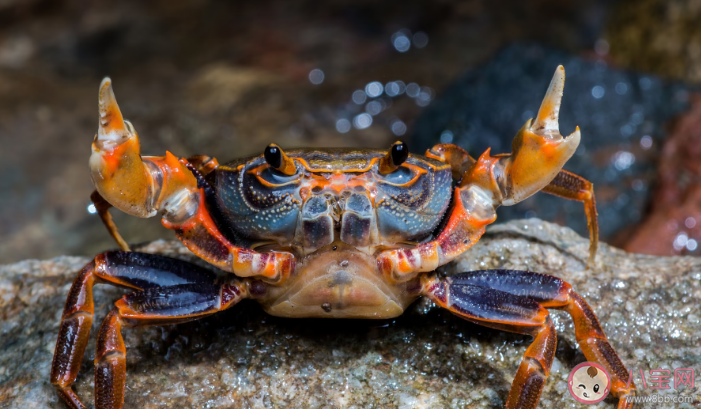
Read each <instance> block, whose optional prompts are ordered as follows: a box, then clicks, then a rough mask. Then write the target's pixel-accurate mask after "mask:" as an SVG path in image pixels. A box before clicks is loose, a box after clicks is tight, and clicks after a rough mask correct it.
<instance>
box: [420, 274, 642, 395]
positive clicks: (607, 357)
mask: <svg viewBox="0 0 701 409" xmlns="http://www.w3.org/2000/svg"><path fill="white" fill-rule="evenodd" d="M428 282H429V284H428V285H429V286H431V285H438V287H436V288H437V289H438V290H439V291H440V289H441V287H440V285H443V286H446V285H447V287H448V288H450V290H451V291H455V290H457V289H460V290H463V289H465V288H469V289H472V288H473V287H478V288H483V289H489V290H490V291H498V292H505V293H508V294H511V295H514V296H519V297H525V298H528V299H531V300H533V301H534V302H537V303H539V304H540V305H541V306H543V307H545V308H554V309H558V310H564V311H566V312H567V313H568V314H569V315H570V316H571V317H572V319H573V320H574V326H575V336H576V338H577V343H578V344H579V347H580V348H581V349H582V352H583V353H584V356H585V357H586V358H587V360H589V361H594V362H597V363H599V364H600V365H602V366H603V367H604V368H605V369H606V371H607V372H608V373H609V374H610V375H611V394H613V396H615V397H617V398H618V399H619V401H618V408H619V409H623V408H629V407H630V406H631V405H632V403H629V402H628V400H627V397H630V396H634V395H635V392H636V388H635V383H634V382H633V381H632V380H629V372H628V370H627V369H626V367H625V366H624V365H623V362H621V359H620V358H619V357H618V355H617V354H616V351H615V350H614V349H613V347H612V346H611V344H610V343H609V341H608V339H607V338H606V335H605V334H604V332H603V330H602V329H601V325H600V324H599V320H598V319H597V318H596V315H595V314H594V311H592V309H591V307H590V306H589V304H587V302H586V301H585V300H584V299H583V298H582V296H580V295H579V294H577V293H576V292H575V291H574V290H573V289H572V286H570V285H569V284H568V283H566V282H565V281H563V280H561V279H559V278H557V277H553V276H550V275H545V274H538V273H533V272H530V271H514V270H482V271H472V272H468V273H462V274H458V275H456V276H453V277H451V278H449V279H447V280H446V282H447V284H445V283H441V282H436V280H435V279H433V281H430V280H429V281H428ZM424 288H426V286H424ZM428 292H429V297H437V295H436V294H439V293H436V290H430V291H428ZM455 296H456V297H458V299H460V297H461V296H460V295H455ZM432 299H433V298H432ZM456 302H459V301H456ZM444 304H445V305H442V306H444V307H446V308H449V309H451V307H450V306H449V304H450V301H446V302H444ZM450 305H452V304H450ZM451 311H452V309H451ZM517 381H524V380H523V379H520V378H519V377H518V375H517V377H516V379H515V380H514V384H516V382H517ZM629 381H630V383H629ZM512 397H514V390H513V389H512V392H511V393H510V394H509V402H511V401H512ZM507 407H509V405H508V404H507ZM516 407H519V406H516Z"/></svg>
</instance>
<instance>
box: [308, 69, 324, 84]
mask: <svg viewBox="0 0 701 409" xmlns="http://www.w3.org/2000/svg"><path fill="white" fill-rule="evenodd" d="M309 82H311V83H312V84H314V85H319V84H321V83H322V82H324V71H321V70H320V69H318V68H314V69H313V70H311V71H310V72H309Z"/></svg>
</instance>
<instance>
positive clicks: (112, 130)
mask: <svg viewBox="0 0 701 409" xmlns="http://www.w3.org/2000/svg"><path fill="white" fill-rule="evenodd" d="M98 101H99V112H100V124H99V127H98V128H97V135H96V137H95V142H96V143H97V144H98V145H99V146H100V148H102V149H107V150H111V149H114V147H116V146H118V145H121V144H122V143H124V142H125V141H126V140H127V139H129V138H130V137H132V136H136V132H134V127H133V126H132V125H131V124H130V123H129V122H128V121H125V120H124V117H122V112H121V111H120V110H119V105H117V99H116V98H115V97H114V91H113V90H112V80H111V79H110V78H109V77H105V79H103V80H102V83H101V84H100V93H99V99H98Z"/></svg>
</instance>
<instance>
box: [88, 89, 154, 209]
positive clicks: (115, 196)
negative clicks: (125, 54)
mask: <svg viewBox="0 0 701 409" xmlns="http://www.w3.org/2000/svg"><path fill="white" fill-rule="evenodd" d="M98 102H99V114H100V118H99V125H98V128H97V134H96V135H95V139H94V140H93V144H92V155H91V156H90V170H91V173H92V179H93V183H94V185H95V188H96V189H97V190H98V192H100V195H102V197H104V198H105V199H106V200H107V201H108V202H110V203H111V204H112V205H113V206H115V207H116V208H118V209H120V210H122V211H124V212H126V213H129V214H132V215H134V216H139V217H149V216H152V215H154V214H155V209H154V208H153V206H152V202H153V200H152V199H153V198H152V197H151V196H152V193H151V192H153V191H154V190H155V188H156V186H154V183H153V180H152V177H151V174H150V172H149V171H148V169H147V168H146V166H145V165H144V163H143V162H142V160H141V147H140V144H139V137H138V135H137V134H136V131H135V130H134V127H133V126H132V125H131V124H130V123H129V122H128V121H125V120H124V118H123V117H122V113H121V111H120V110H119V105H117V99H116V98H115V97H114V92H113V91H112V80H110V79H109V78H105V79H103V80H102V83H101V84H100V91H99V94H98Z"/></svg>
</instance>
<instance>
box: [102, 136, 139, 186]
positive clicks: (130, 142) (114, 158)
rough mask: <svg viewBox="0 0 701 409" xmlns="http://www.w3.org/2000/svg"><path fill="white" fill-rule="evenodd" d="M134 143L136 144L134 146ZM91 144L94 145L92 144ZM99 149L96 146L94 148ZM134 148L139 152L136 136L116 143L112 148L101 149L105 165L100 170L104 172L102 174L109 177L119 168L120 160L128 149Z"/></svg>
mask: <svg viewBox="0 0 701 409" xmlns="http://www.w3.org/2000/svg"><path fill="white" fill-rule="evenodd" d="M135 144H136V146H134V145H135ZM93 146H95V145H94V144H93ZM94 149H96V150H99V149H97V148H94ZM133 149H136V152H137V153H138V152H139V140H138V139H137V138H129V139H127V140H126V141H124V143H122V144H120V145H117V146H115V147H114V149H112V150H109V151H108V150H101V151H100V154H101V155H102V160H103V161H104V164H105V167H104V168H102V169H101V170H102V171H103V172H105V175H103V176H104V177H105V178H106V179H107V178H111V177H112V175H114V173H115V172H117V171H118V170H119V169H120V165H122V160H123V159H124V157H125V156H126V155H127V154H128V153H129V151H131V150H133Z"/></svg>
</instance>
